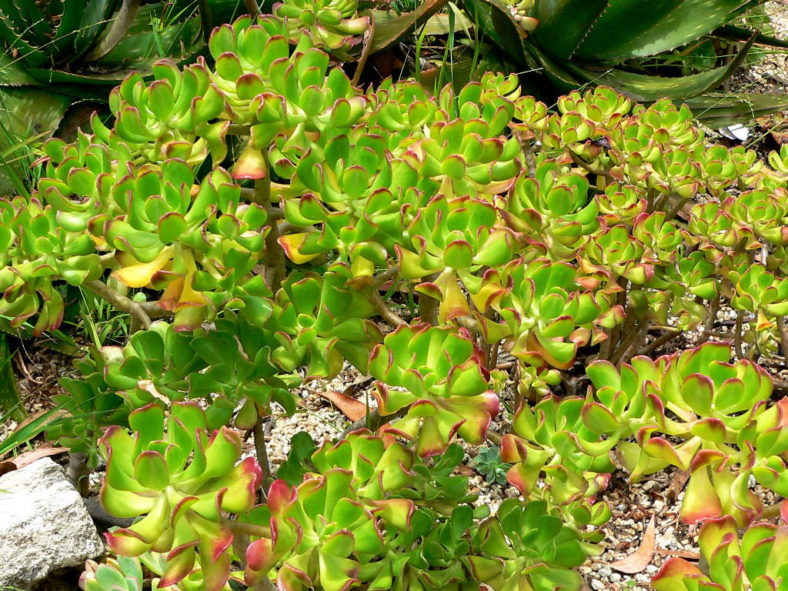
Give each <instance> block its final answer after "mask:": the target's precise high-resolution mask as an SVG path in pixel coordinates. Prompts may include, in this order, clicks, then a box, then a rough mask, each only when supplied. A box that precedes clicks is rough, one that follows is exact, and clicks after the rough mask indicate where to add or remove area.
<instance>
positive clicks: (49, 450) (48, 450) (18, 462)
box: [11, 446, 68, 468]
mask: <svg viewBox="0 0 788 591" xmlns="http://www.w3.org/2000/svg"><path fill="white" fill-rule="evenodd" d="M67 451H68V448H67V447H51V446H50V447H48V446H42V447H37V448H36V449H33V450H30V451H26V452H25V453H21V454H19V455H18V456H16V457H15V458H12V459H11V462H13V463H14V465H15V466H16V467H17V468H24V467H25V466H27V465H28V464H32V463H33V462H35V461H36V460H40V459H41V458H48V457H49V456H57V455H60V454H63V453H66V452H67Z"/></svg>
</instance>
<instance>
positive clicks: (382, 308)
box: [368, 286, 407, 328]
mask: <svg viewBox="0 0 788 591" xmlns="http://www.w3.org/2000/svg"><path fill="white" fill-rule="evenodd" d="M368 297H369V301H370V302H372V303H373V304H375V307H376V308H377V309H378V312H380V316H381V317H382V318H383V320H385V321H386V322H388V323H389V324H390V325H391V326H393V327H394V328H397V327H398V326H402V325H403V324H407V322H405V321H404V320H403V319H402V318H400V316H399V314H397V313H396V312H395V311H394V310H392V309H391V308H389V307H388V305H387V304H386V302H384V301H383V298H382V297H381V295H380V292H379V291H378V288H377V287H375V286H373V287H372V288H371V289H370V290H369V295H368Z"/></svg>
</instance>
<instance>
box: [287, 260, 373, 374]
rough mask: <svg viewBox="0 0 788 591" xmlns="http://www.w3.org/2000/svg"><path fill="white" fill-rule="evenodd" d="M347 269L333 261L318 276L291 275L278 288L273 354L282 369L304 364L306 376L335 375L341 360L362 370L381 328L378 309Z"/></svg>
mask: <svg viewBox="0 0 788 591" xmlns="http://www.w3.org/2000/svg"><path fill="white" fill-rule="evenodd" d="M351 277H352V272H351V270H350V269H349V268H348V267H347V265H342V264H335V265H332V266H331V267H330V269H329V270H328V271H327V272H326V273H324V274H323V276H322V277H321V276H319V275H317V274H316V273H299V272H293V273H291V274H290V275H289V276H288V278H287V280H286V281H285V283H284V284H283V286H282V288H281V289H280V290H279V292H278V293H277V296H276V300H275V303H274V316H273V318H274V320H273V322H272V325H273V330H274V331H275V332H274V334H273V339H274V342H275V343H276V346H274V347H273V350H272V353H271V358H272V360H273V361H274V362H276V363H277V364H278V365H279V366H280V367H281V368H282V369H284V370H285V371H286V372H292V371H294V370H295V369H296V368H297V367H299V366H300V365H302V364H305V363H306V364H307V366H308V367H307V375H310V376H324V377H330V376H335V375H336V374H338V373H339V371H340V370H341V369H342V364H343V362H344V360H345V359H347V360H348V361H350V362H351V363H353V365H355V366H356V367H358V368H361V369H362V370H363V369H364V368H366V366H367V360H368V358H369V353H370V350H371V349H372V347H374V346H375V344H376V343H378V342H379V341H380V338H381V337H380V331H379V329H378V328H377V326H376V325H375V324H374V323H373V322H372V321H370V320H368V318H369V317H370V316H372V315H373V314H375V312H376V309H375V307H374V306H373V304H371V303H370V301H369V298H367V297H366V295H365V294H364V293H363V292H361V291H359V290H358V289H355V288H354V287H353V286H352V284H351V283H350V280H351Z"/></svg>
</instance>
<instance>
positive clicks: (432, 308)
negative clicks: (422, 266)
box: [419, 274, 440, 325]
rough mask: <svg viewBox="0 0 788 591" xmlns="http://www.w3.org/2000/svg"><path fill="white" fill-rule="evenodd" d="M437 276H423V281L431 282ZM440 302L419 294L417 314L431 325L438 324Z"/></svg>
mask: <svg viewBox="0 0 788 591" xmlns="http://www.w3.org/2000/svg"><path fill="white" fill-rule="evenodd" d="M437 277H438V275H437V274H433V275H428V276H427V277H425V278H424V281H427V282H432V281H435V279H436V278H437ZM439 305H440V302H438V300H436V299H434V298H431V297H429V296H426V295H424V294H420V295H419V316H420V317H421V319H422V320H423V321H424V322H428V323H430V324H432V325H437V324H438V308H439Z"/></svg>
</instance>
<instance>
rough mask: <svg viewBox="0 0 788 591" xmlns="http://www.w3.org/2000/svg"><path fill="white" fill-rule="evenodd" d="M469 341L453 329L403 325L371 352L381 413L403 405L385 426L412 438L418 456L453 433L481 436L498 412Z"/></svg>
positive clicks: (438, 447) (437, 448) (474, 439)
mask: <svg viewBox="0 0 788 591" xmlns="http://www.w3.org/2000/svg"><path fill="white" fill-rule="evenodd" d="M479 355H480V352H479V351H478V349H476V347H475V346H474V344H473V342H472V341H471V340H470V339H469V338H467V336H464V335H463V334H461V333H458V332H455V331H454V330H451V329H445V328H438V327H433V326H429V325H427V324H421V325H416V326H413V327H411V326H402V327H400V328H398V329H397V330H395V331H394V332H393V333H391V334H389V335H387V336H386V338H385V339H384V340H383V343H382V344H379V345H377V346H376V347H375V349H374V350H373V351H372V354H371V356H370V362H369V372H370V374H371V375H372V376H373V377H375V378H377V379H378V380H380V383H379V384H378V386H377V390H376V393H375V395H376V397H377V399H378V408H379V409H380V412H381V413H382V414H383V415H389V414H392V413H395V412H397V411H400V410H404V409H407V414H406V415H405V416H404V417H403V418H401V419H398V420H397V421H395V422H393V423H391V424H390V425H389V426H388V427H387V429H388V430H389V431H391V432H392V433H394V434H397V435H402V436H404V437H407V438H408V439H415V440H416V445H417V450H418V453H419V455H421V456H429V455H435V454H438V453H440V452H442V451H444V450H445V449H446V447H447V446H448V444H449V441H450V440H451V439H452V438H453V437H454V435H455V434H457V435H459V436H460V437H462V438H463V439H465V440H466V441H468V442H470V443H480V442H481V441H483V440H484V437H485V434H486V432H487V428H488V427H489V425H490V422H491V421H492V419H493V418H494V417H495V416H496V415H497V414H498V396H497V395H495V393H493V392H492V391H490V390H489V389H488V387H489V386H488V382H487V372H486V370H485V369H484V368H483V366H482V365H481V364H480V363H479Z"/></svg>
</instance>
